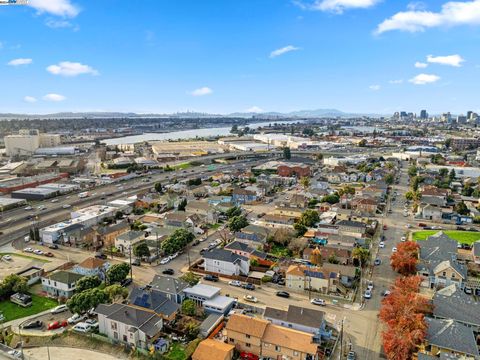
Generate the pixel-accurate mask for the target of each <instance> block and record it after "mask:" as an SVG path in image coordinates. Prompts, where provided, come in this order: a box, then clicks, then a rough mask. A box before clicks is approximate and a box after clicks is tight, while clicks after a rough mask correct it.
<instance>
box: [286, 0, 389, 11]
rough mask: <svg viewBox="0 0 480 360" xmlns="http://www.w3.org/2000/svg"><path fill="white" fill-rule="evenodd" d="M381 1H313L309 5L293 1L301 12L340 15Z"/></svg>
mask: <svg viewBox="0 0 480 360" xmlns="http://www.w3.org/2000/svg"><path fill="white" fill-rule="evenodd" d="M380 1H381V0H315V1H313V2H310V3H305V2H302V1H298V0H296V1H294V4H296V5H297V6H299V7H300V8H301V9H303V10H320V11H330V12H334V13H337V14H342V13H343V12H344V11H345V10H348V9H366V8H369V7H372V6H374V5H376V4H377V3H379V2H380Z"/></svg>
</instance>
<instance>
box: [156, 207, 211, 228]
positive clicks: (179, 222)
mask: <svg viewBox="0 0 480 360" xmlns="http://www.w3.org/2000/svg"><path fill="white" fill-rule="evenodd" d="M164 224H165V226H167V227H173V228H184V229H193V228H195V227H198V226H200V225H201V224H202V221H201V218H200V216H198V215H197V214H188V213H186V212H184V211H177V212H170V213H167V214H165V217H164Z"/></svg>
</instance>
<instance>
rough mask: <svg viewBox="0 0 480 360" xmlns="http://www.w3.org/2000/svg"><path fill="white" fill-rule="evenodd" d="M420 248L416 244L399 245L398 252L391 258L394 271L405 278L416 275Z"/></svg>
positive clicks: (405, 243) (409, 242)
mask: <svg viewBox="0 0 480 360" xmlns="http://www.w3.org/2000/svg"><path fill="white" fill-rule="evenodd" d="M419 251H420V246H418V244H417V243H416V242H413V241H406V242H403V243H400V244H398V248H397V252H395V253H393V254H392V256H391V258H390V265H391V266H392V268H393V270H395V271H396V272H398V273H399V274H402V275H404V276H407V275H413V274H415V273H416V268H417V263H418V252H419Z"/></svg>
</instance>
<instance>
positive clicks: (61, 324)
mask: <svg viewBox="0 0 480 360" xmlns="http://www.w3.org/2000/svg"><path fill="white" fill-rule="evenodd" d="M67 326H68V322H67V320H62V321H54V322H52V323H50V324H48V327H47V330H55V329H60V328H62V327H67Z"/></svg>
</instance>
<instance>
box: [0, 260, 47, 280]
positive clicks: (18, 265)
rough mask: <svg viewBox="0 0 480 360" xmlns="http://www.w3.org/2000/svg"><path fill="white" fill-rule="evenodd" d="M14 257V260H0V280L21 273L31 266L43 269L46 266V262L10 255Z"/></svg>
mask: <svg viewBox="0 0 480 360" xmlns="http://www.w3.org/2000/svg"><path fill="white" fill-rule="evenodd" d="M8 255H10V256H11V257H12V260H4V259H0V279H3V278H4V277H5V276H7V275H10V274H12V273H16V272H19V271H21V270H23V269H25V268H28V267H30V266H38V267H42V266H43V265H45V260H43V261H42V260H37V259H34V258H33V257H32V258H28V257H23V256H19V255H15V254H8Z"/></svg>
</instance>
